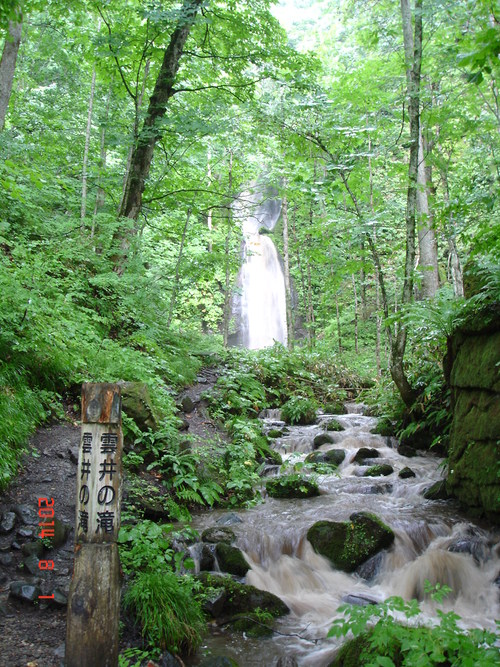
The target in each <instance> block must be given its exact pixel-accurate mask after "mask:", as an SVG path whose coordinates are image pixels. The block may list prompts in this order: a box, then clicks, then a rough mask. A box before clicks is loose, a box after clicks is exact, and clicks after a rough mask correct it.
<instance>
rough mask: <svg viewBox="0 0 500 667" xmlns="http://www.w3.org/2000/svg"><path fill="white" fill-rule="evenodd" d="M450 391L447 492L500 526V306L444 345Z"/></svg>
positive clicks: (457, 333)
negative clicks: (451, 414)
mask: <svg viewBox="0 0 500 667" xmlns="http://www.w3.org/2000/svg"><path fill="white" fill-rule="evenodd" d="M448 346H449V355H448V359H447V361H448V372H449V382H450V386H451V390H452V402H453V423H452V429H451V437H450V451H449V462H450V473H449V477H448V484H447V486H448V490H449V491H450V492H451V493H453V495H454V496H455V497H457V498H458V499H459V500H460V501H461V502H462V503H463V504H464V505H466V506H467V508H469V510H471V511H472V512H473V513H475V514H476V515H481V514H484V515H486V516H487V517H488V518H489V519H491V520H492V521H495V522H496V523H499V522H500V476H499V470H500V448H499V445H498V441H499V437H500V435H499V434H500V305H499V304H493V305H491V306H489V308H488V310H487V312H486V313H481V318H479V317H476V318H475V319H474V320H473V321H470V322H468V323H467V324H466V325H463V326H462V328H461V329H459V330H458V331H457V332H456V333H455V334H454V335H453V337H452V338H451V339H450V340H449V341H448Z"/></svg>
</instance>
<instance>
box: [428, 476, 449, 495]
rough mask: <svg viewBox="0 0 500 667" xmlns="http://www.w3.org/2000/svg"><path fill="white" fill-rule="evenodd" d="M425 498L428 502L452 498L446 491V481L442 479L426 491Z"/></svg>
mask: <svg viewBox="0 0 500 667" xmlns="http://www.w3.org/2000/svg"><path fill="white" fill-rule="evenodd" d="M424 498H425V499H426V500H448V499H449V498H451V496H450V494H449V493H448V490H447V489H446V480H444V479H441V480H439V482H435V483H434V484H433V485H432V486H430V487H429V488H428V489H426V490H425V491H424Z"/></svg>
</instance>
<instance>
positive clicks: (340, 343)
mask: <svg viewBox="0 0 500 667" xmlns="http://www.w3.org/2000/svg"><path fill="white" fill-rule="evenodd" d="M335 312H336V315H337V337H338V339H339V354H342V331H341V329H340V311H339V295H338V294H337V293H336V294H335Z"/></svg>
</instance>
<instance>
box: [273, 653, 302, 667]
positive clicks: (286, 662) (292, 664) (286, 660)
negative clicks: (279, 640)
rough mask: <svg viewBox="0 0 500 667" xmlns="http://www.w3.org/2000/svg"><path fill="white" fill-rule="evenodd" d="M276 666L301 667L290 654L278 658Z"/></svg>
mask: <svg viewBox="0 0 500 667" xmlns="http://www.w3.org/2000/svg"><path fill="white" fill-rule="evenodd" d="M274 667H299V663H298V662H297V661H296V660H295V658H292V656H290V655H286V656H282V657H281V658H278V659H277V660H276V662H275V664H274Z"/></svg>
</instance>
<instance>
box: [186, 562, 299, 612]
mask: <svg viewBox="0 0 500 667" xmlns="http://www.w3.org/2000/svg"><path fill="white" fill-rule="evenodd" d="M198 579H199V580H200V581H201V583H202V586H203V588H204V590H205V591H206V592H207V593H208V592H210V591H212V593H213V592H218V593H220V594H221V595H222V598H221V600H220V604H218V605H217V609H216V612H215V613H216V614H217V616H215V617H216V618H220V617H223V618H229V617H234V616H237V615H239V614H249V613H252V612H256V611H258V610H261V611H267V612H269V613H270V614H271V615H272V616H273V617H274V618H278V617H280V616H285V615H286V614H288V613H289V611H290V610H289V609H288V607H287V606H286V604H285V603H284V602H283V600H281V599H280V598H279V597H278V596H277V595H274V594H273V593H269V592H268V591H261V590H259V589H258V588H255V586H250V585H249V584H240V583H238V582H237V581H234V579H232V577H230V576H218V575H213V574H208V573H206V572H202V573H201V574H199V575H198ZM211 613H212V615H213V614H214V612H211Z"/></svg>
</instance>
